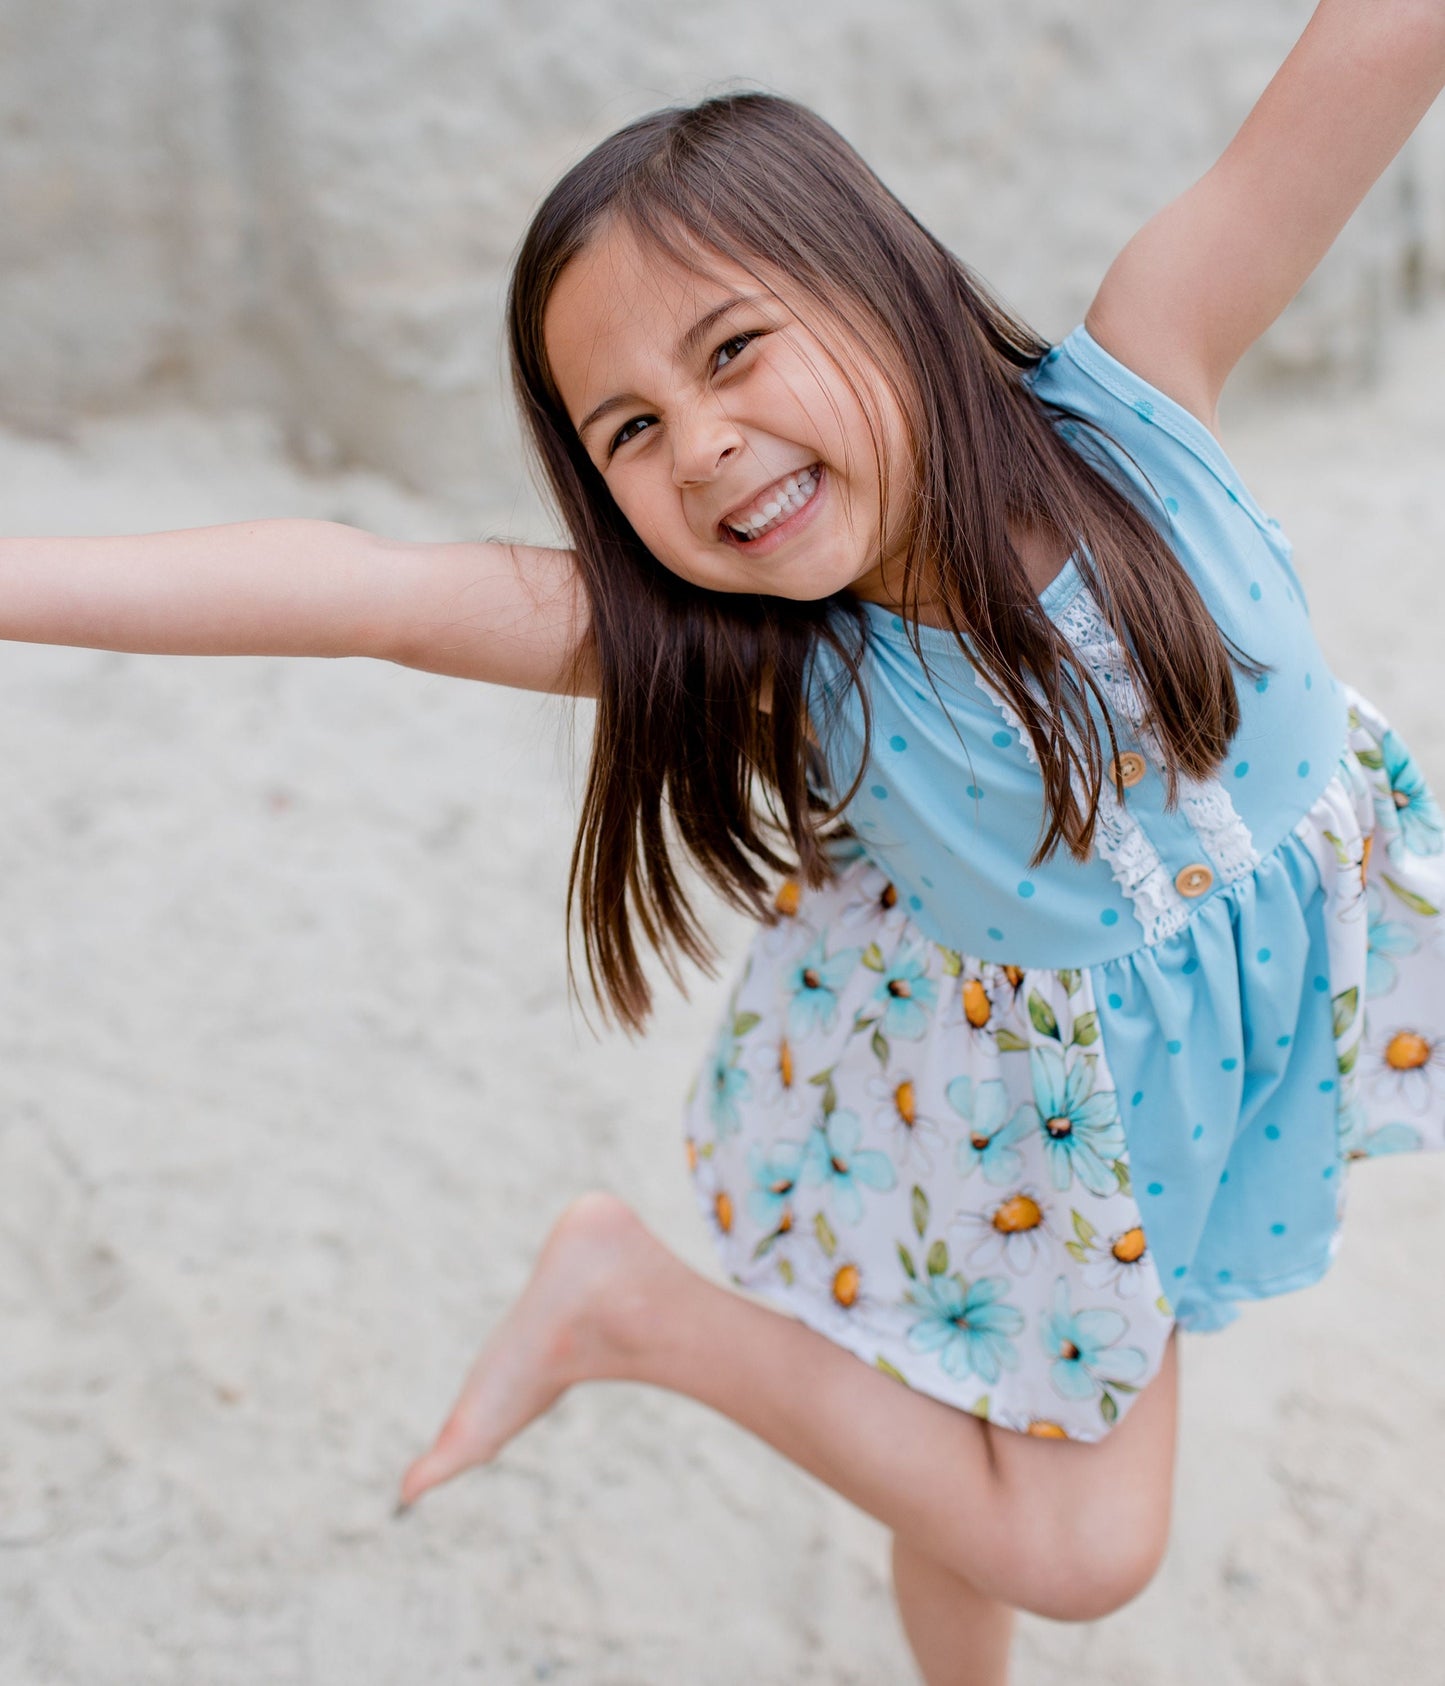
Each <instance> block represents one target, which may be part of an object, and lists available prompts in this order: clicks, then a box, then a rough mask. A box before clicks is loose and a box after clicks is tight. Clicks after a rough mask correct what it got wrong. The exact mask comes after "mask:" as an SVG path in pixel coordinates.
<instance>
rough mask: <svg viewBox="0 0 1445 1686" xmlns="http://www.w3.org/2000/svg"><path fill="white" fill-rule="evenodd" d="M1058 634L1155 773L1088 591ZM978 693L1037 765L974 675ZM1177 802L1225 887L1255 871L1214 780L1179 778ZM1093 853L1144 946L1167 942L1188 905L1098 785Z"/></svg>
mask: <svg viewBox="0 0 1445 1686" xmlns="http://www.w3.org/2000/svg"><path fill="white" fill-rule="evenodd" d="M1055 624H1056V625H1057V627H1058V629H1059V631H1060V632H1061V633H1062V634H1063V635H1064V637H1065V638H1067V639H1068V641H1069V642H1070V644H1072V645H1073V647H1074V649H1075V650H1076V651H1077V652H1078V654H1079V656H1080V657H1081V659H1082V660H1083V662H1084V663H1085V665H1086V666H1087V667H1088V668H1089V670H1090V672H1091V673H1092V674H1093V675H1094V678H1095V679H1096V680H1098V682H1099V685H1100V688H1101V689H1102V690H1103V692H1104V694H1105V696H1106V697H1107V699H1108V702H1109V706H1110V708H1111V709H1112V710H1113V711H1114V712H1115V713H1116V714H1117V715H1119V716H1120V717H1121V718H1122V719H1124V720H1126V721H1127V722H1128V723H1129V725H1130V726H1131V727H1132V728H1133V730H1134V733H1135V735H1136V736H1137V738H1138V740H1139V742H1140V743H1141V744H1142V745H1143V746H1144V747H1145V748H1146V749H1147V750H1148V752H1149V754H1150V755H1151V756H1153V758H1154V760H1155V763H1156V764H1157V765H1159V766H1163V764H1164V754H1163V750H1162V748H1161V746H1160V744H1159V741H1158V739H1157V737H1155V735H1154V734H1153V733H1152V732H1149V731H1146V730H1145V729H1144V726H1143V717H1144V708H1143V702H1142V699H1141V698H1140V696H1139V690H1138V687H1137V686H1136V685H1135V683H1134V680H1133V676H1132V675H1131V674H1130V672H1129V670H1128V665H1127V662H1126V660H1125V656H1124V650H1123V647H1122V645H1121V644H1120V643H1119V639H1118V637H1117V635H1116V634H1115V632H1114V629H1113V628H1112V627H1111V626H1110V625H1109V623H1108V621H1107V620H1105V618H1104V615H1103V613H1102V611H1101V610H1100V608H1099V605H1098V603H1097V602H1096V601H1095V599H1094V597H1093V594H1092V593H1091V592H1090V591H1089V588H1088V587H1087V586H1086V585H1085V586H1080V588H1079V589H1078V590H1077V591H1076V592H1075V593H1074V595H1073V596H1072V597H1071V598H1070V599H1069V601H1068V602H1067V603H1066V604H1065V605H1064V606H1063V608H1062V609H1061V610H1059V612H1058V614H1057V616H1056V617H1055ZM974 677H975V679H976V680H977V683H978V685H979V688H980V689H981V690H982V691H983V692H984V694H985V695H986V696H987V697H988V698H989V700H990V701H991V702H992V703H993V705H994V707H995V708H997V709H998V711H999V713H1000V714H1002V715H1003V717H1004V719H1005V721H1006V722H1007V723H1008V724H1009V725H1010V726H1011V727H1013V729H1014V731H1015V732H1016V733H1017V734H1018V738H1019V742H1020V743H1022V744H1023V746H1024V749H1025V750H1026V751H1027V753H1028V757H1029V760H1030V761H1032V762H1033V763H1034V765H1035V766H1037V765H1038V764H1039V758H1038V753H1037V751H1036V750H1035V748H1034V745H1033V741H1032V739H1031V738H1030V737H1029V735H1028V733H1027V732H1026V731H1025V729H1024V725H1023V722H1022V720H1020V718H1019V716H1018V714H1017V713H1016V712H1015V711H1014V709H1012V708H1011V707H1010V706H1009V704H1008V703H1007V701H1005V699H1004V698H1003V697H1002V696H1001V695H1000V694H999V692H998V690H997V689H996V688H995V687H994V686H993V685H991V684H990V683H989V682H988V681H987V680H986V679H985V678H984V676H983V675H982V674H981V673H978V672H977V671H976V670H975V675H974ZM1081 784H1082V780H1081V778H1080V776H1079V774H1078V771H1077V769H1076V770H1075V773H1074V779H1073V787H1074V795H1075V798H1076V800H1077V801H1078V802H1079V803H1080V805H1081V807H1082V806H1085V805H1086V792H1084V791H1083V790H1082V789H1081V788H1080V787H1081ZM1179 791H1180V802H1181V805H1182V807H1183V809H1184V812H1185V814H1186V816H1187V817H1188V820H1189V823H1190V824H1191V825H1192V826H1193V827H1194V829H1195V831H1196V832H1197V833H1198V834H1199V838H1200V841H1201V843H1202V844H1203V845H1204V848H1205V850H1206V851H1207V852H1208V854H1209V856H1210V858H1211V860H1213V862H1214V864H1215V866H1216V868H1217V869H1218V872H1219V876H1220V877H1221V879H1223V880H1224V882H1226V883H1231V882H1233V880H1235V879H1237V878H1242V877H1243V876H1244V875H1245V874H1246V873H1248V872H1252V871H1253V870H1254V868H1255V867H1257V866H1258V865H1259V864H1260V855H1259V852H1258V850H1257V849H1256V848H1255V846H1254V839H1253V837H1252V836H1251V835H1250V831H1249V827H1248V826H1246V825H1245V823H1244V821H1243V819H1242V818H1241V817H1240V814H1239V811H1238V810H1237V809H1236V808H1235V806H1234V803H1233V802H1232V801H1231V800H1230V797H1229V793H1228V791H1226V790H1225V788H1224V786H1223V785H1222V784H1221V783H1220V781H1219V780H1218V779H1217V778H1213V779H1203V780H1200V779H1191V778H1189V777H1188V776H1187V775H1186V774H1183V773H1181V774H1180V775H1179ZM1094 847H1095V849H1096V851H1097V852H1098V854H1099V856H1100V858H1101V859H1102V860H1104V861H1106V862H1107V863H1108V866H1109V870H1110V871H1111V872H1112V873H1113V875H1114V879H1115V882H1116V883H1117V884H1118V886H1119V888H1120V890H1121V891H1122V892H1123V894H1124V895H1126V896H1127V897H1128V898H1129V901H1130V903H1131V905H1132V906H1133V909H1134V914H1135V917H1136V918H1137V919H1138V921H1139V923H1140V925H1141V926H1142V927H1143V930H1144V940H1145V942H1146V943H1156V942H1159V941H1161V940H1162V939H1163V938H1165V937H1168V936H1172V935H1173V933H1174V932H1175V931H1177V930H1179V929H1181V928H1182V926H1183V925H1184V924H1185V923H1186V922H1187V920H1188V918H1189V912H1190V904H1189V903H1187V902H1186V901H1185V899H1184V897H1183V896H1181V895H1180V893H1179V891H1178V889H1177V888H1176V886H1175V883H1174V879H1173V876H1172V875H1171V874H1170V872H1169V869H1168V868H1167V867H1166V866H1165V864H1164V862H1163V861H1162V860H1161V859H1160V856H1159V852H1158V850H1157V849H1156V848H1155V847H1154V844H1153V842H1152V841H1151V840H1150V838H1149V835H1148V833H1147V832H1146V831H1145V830H1144V828H1143V827H1142V826H1141V825H1140V824H1139V822H1138V821H1137V820H1136V819H1135V818H1134V816H1133V814H1132V813H1130V811H1129V809H1128V808H1127V806H1125V805H1124V804H1123V803H1121V802H1120V801H1119V798H1118V795H1117V794H1116V792H1115V790H1114V786H1113V784H1112V782H1111V781H1110V780H1109V779H1108V778H1107V777H1105V779H1104V780H1103V783H1102V786H1101V788H1100V792H1099V807H1098V817H1097V820H1096V822H1095V826H1094Z"/></svg>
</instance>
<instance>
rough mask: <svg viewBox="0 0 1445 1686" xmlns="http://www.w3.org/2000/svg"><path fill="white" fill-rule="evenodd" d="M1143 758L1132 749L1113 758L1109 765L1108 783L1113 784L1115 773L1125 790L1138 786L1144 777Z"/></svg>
mask: <svg viewBox="0 0 1445 1686" xmlns="http://www.w3.org/2000/svg"><path fill="white" fill-rule="evenodd" d="M1144 765H1145V763H1144V757H1143V756H1142V755H1136V754H1135V753H1134V751H1133V750H1132V749H1127V750H1125V751H1124V753H1123V754H1122V755H1120V756H1118V757H1116V758H1115V760H1114V761H1112V762H1111V763H1110V765H1109V782H1110V784H1112V783H1113V782H1114V777H1115V774H1116V772H1117V774H1118V778H1119V781H1120V783H1121V784H1123V785H1124V787H1125V788H1126V789H1127V788H1128V787H1129V786H1130V785H1131V784H1138V782H1139V780H1140V779H1142V778H1143V777H1144Z"/></svg>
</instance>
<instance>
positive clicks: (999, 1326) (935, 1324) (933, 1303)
mask: <svg viewBox="0 0 1445 1686" xmlns="http://www.w3.org/2000/svg"><path fill="white" fill-rule="evenodd" d="M1008 1287H1009V1285H1008V1282H1007V1281H1006V1280H1005V1279H1004V1278H1003V1277H1002V1276H985V1277H982V1278H980V1279H979V1280H978V1281H977V1282H975V1283H973V1284H972V1286H970V1285H969V1284H968V1283H966V1282H965V1281H964V1280H963V1278H962V1277H961V1276H958V1275H957V1274H955V1275H953V1276H930V1277H929V1278H928V1280H927V1281H926V1282H915V1283H914V1285H913V1286H912V1287H911V1288H910V1289H909V1290H908V1292H907V1294H906V1295H905V1296H904V1299H905V1301H906V1303H908V1304H909V1305H913V1306H916V1307H917V1308H918V1310H919V1311H921V1312H922V1313H923V1316H922V1317H921V1318H920V1319H919V1321H918V1322H917V1323H915V1324H914V1325H913V1327H912V1328H911V1329H909V1331H908V1344H909V1346H910V1347H912V1349H913V1350H914V1351H915V1352H936V1353H937V1354H938V1362H939V1363H940V1364H941V1365H942V1366H943V1368H944V1369H945V1370H946V1371H947V1372H948V1374H949V1375H950V1376H959V1377H961V1376H967V1375H970V1374H972V1375H975V1376H980V1377H982V1379H983V1380H984V1381H986V1382H996V1381H997V1380H998V1379H999V1376H1000V1375H1001V1374H1002V1373H1003V1371H1004V1370H1006V1369H1008V1370H1017V1369H1018V1367H1019V1350H1018V1348H1017V1347H1016V1346H1015V1345H1014V1344H1013V1342H1012V1341H1011V1340H1010V1339H1009V1336H1010V1335H1016V1334H1018V1332H1019V1331H1020V1330H1021V1329H1022V1328H1023V1326H1024V1314H1023V1313H1022V1312H1021V1311H1020V1310H1019V1308H1018V1307H1017V1306H1013V1305H1001V1304H999V1303H998V1302H999V1301H1001V1300H1002V1299H1003V1296H1004V1295H1005V1294H1006V1293H1007V1292H1008Z"/></svg>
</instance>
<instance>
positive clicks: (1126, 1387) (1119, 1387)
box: [1109, 1376, 1139, 1393]
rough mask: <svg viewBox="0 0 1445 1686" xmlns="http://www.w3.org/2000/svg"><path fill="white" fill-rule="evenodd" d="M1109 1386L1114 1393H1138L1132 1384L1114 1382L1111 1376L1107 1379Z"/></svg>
mask: <svg viewBox="0 0 1445 1686" xmlns="http://www.w3.org/2000/svg"><path fill="white" fill-rule="evenodd" d="M1109 1386H1110V1387H1111V1388H1113V1390H1114V1392H1115V1393H1138V1391H1139V1389H1138V1388H1137V1387H1135V1386H1134V1384H1133V1382H1120V1381H1115V1379H1114V1378H1113V1377H1112V1376H1111V1377H1110V1378H1109Z"/></svg>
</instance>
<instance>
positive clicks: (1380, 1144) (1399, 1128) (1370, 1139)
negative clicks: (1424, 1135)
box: [1363, 1124, 1425, 1159]
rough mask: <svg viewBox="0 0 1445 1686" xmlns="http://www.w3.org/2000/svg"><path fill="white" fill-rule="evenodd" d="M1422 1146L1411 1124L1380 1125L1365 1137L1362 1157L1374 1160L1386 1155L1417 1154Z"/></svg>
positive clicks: (1418, 1133)
mask: <svg viewBox="0 0 1445 1686" xmlns="http://www.w3.org/2000/svg"><path fill="white" fill-rule="evenodd" d="M1424 1145H1425V1144H1424V1142H1423V1141H1422V1140H1421V1138H1420V1132H1419V1131H1418V1130H1417V1129H1416V1128H1415V1126H1414V1125H1413V1124H1382V1125H1381V1126H1380V1127H1379V1129H1378V1130H1371V1131H1370V1133H1369V1134H1368V1135H1367V1136H1366V1137H1365V1146H1364V1153H1363V1157H1364V1158H1366V1159H1376V1158H1378V1157H1379V1156H1380V1155H1381V1154H1386V1153H1419V1152H1420V1151H1421V1149H1422V1148H1423V1147H1424Z"/></svg>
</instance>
